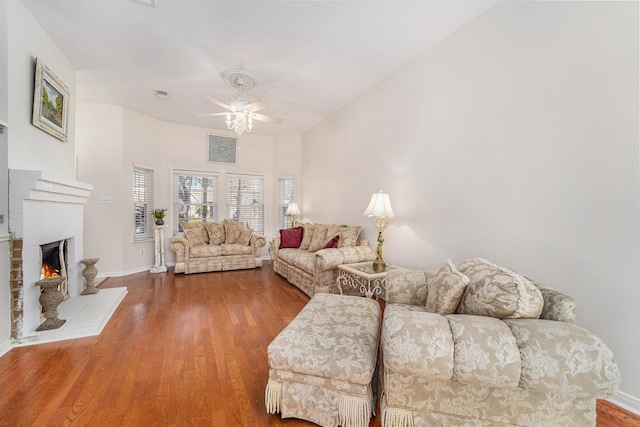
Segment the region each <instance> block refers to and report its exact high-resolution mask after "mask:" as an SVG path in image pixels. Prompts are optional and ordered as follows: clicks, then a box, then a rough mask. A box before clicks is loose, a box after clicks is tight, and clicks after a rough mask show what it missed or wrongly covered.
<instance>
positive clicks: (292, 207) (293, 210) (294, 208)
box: [286, 202, 300, 215]
mask: <svg viewBox="0 0 640 427" xmlns="http://www.w3.org/2000/svg"><path fill="white" fill-rule="evenodd" d="M286 214H287V215H300V208H298V204H297V203H296V202H291V203H289V206H287V212H286Z"/></svg>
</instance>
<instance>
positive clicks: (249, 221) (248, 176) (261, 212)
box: [225, 173, 265, 234]
mask: <svg viewBox="0 0 640 427" xmlns="http://www.w3.org/2000/svg"><path fill="white" fill-rule="evenodd" d="M226 178H227V181H226V186H225V192H226V194H225V201H226V206H225V211H226V217H227V218H228V219H231V220H233V221H236V222H242V223H243V224H244V226H245V228H251V229H253V231H254V232H255V233H258V234H265V176H264V174H252V173H227V174H226ZM234 180H235V181H238V186H240V181H253V183H251V184H250V185H254V184H255V183H256V182H257V183H259V190H258V194H257V195H256V192H255V190H254V191H251V190H249V191H250V192H251V194H244V195H243V196H244V197H248V196H249V197H251V198H252V200H256V202H255V203H251V204H246V203H245V204H241V203H233V193H234V191H236V189H235V188H232V187H231V182H232V181H234ZM245 185H246V184H245ZM238 191H239V189H238ZM256 196H257V197H258V199H256V198H255V197H256ZM236 202H237V200H236ZM233 210H235V211H236V212H235V213H237V214H238V216H237V217H234V212H232V211H233ZM243 211H244V212H249V211H253V212H255V214H254V217H253V218H251V217H250V216H245V215H243Z"/></svg>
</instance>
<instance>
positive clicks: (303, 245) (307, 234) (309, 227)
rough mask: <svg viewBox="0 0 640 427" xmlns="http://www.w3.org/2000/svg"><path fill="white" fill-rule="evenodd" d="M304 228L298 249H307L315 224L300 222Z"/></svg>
mask: <svg viewBox="0 0 640 427" xmlns="http://www.w3.org/2000/svg"><path fill="white" fill-rule="evenodd" d="M302 227H303V228H304V232H303V233H302V241H301V242H300V249H302V250H305V251H306V250H307V249H309V245H310V244H311V239H313V234H314V232H315V231H316V225H315V224H311V223H304V224H302Z"/></svg>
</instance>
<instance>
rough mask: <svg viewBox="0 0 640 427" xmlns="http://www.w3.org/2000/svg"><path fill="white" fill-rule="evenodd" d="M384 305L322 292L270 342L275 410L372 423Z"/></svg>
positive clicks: (321, 420) (355, 425) (347, 423)
mask: <svg viewBox="0 0 640 427" xmlns="http://www.w3.org/2000/svg"><path fill="white" fill-rule="evenodd" d="M379 329H380V305H379V304H378V302H377V301H374V300H371V299H366V298H362V297H353V296H344V295H334V294H316V295H314V296H313V298H311V301H309V303H308V304H307V305H306V306H305V307H304V308H303V309H302V311H301V312H300V313H299V314H298V315H297V316H296V317H295V319H293V320H292V321H291V323H290V324H289V325H288V326H287V327H286V328H284V329H283V330H282V332H280V334H279V335H278V336H277V337H276V338H275V339H274V340H273V341H272V342H271V344H269V348H268V357H269V382H268V384H267V389H266V392H265V404H266V407H267V412H268V413H270V414H275V413H278V412H279V413H280V414H281V416H282V418H301V419H304V420H308V421H312V422H314V423H316V424H319V425H321V426H324V427H334V426H338V425H340V426H342V427H360V426H362V427H366V426H368V425H369V419H370V418H371V414H372V413H373V410H374V409H375V402H374V399H375V396H374V393H373V389H372V385H371V381H372V379H373V376H374V372H375V370H376V361H377V357H378V337H379Z"/></svg>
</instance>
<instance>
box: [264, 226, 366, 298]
mask: <svg viewBox="0 0 640 427" xmlns="http://www.w3.org/2000/svg"><path fill="white" fill-rule="evenodd" d="M307 225H309V224H301V226H304V227H305V231H304V233H305V234H304V236H306V235H307V234H306V233H307V228H306V226H307ZM303 240H304V237H303ZM358 243H359V244H358V245H356V246H355V247H343V248H340V247H338V248H332V249H320V250H318V251H316V252H309V251H308V250H304V249H302V244H300V248H298V249H294V248H286V249H285V248H283V249H280V237H279V236H276V237H274V239H273V240H272V242H271V250H272V255H273V270H274V271H275V272H276V273H278V274H279V275H281V276H282V277H284V278H285V279H287V280H288V281H289V283H291V284H292V285H294V286H296V287H298V288H299V289H301V290H302V291H303V292H304V293H305V294H307V295H308V296H309V297H312V296H314V295H315V294H316V293H320V292H323V293H336V294H337V293H340V291H339V290H338V286H337V284H336V278H337V277H338V265H340V264H351V263H356V262H365V261H373V260H375V259H376V252H375V250H374V249H373V248H372V247H370V246H369V245H368V242H367V241H366V240H361V241H360V242H358Z"/></svg>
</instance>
